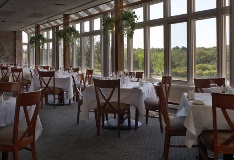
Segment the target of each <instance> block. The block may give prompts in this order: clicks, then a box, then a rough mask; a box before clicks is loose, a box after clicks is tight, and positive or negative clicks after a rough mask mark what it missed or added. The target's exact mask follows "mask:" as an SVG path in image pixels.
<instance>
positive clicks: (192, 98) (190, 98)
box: [187, 89, 195, 101]
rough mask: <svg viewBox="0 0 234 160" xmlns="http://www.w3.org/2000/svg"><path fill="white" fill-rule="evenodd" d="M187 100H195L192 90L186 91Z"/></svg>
mask: <svg viewBox="0 0 234 160" xmlns="http://www.w3.org/2000/svg"><path fill="white" fill-rule="evenodd" d="M187 99H188V100H189V101H190V100H194V99H195V93H194V90H193V89H192V90H188V94H187Z"/></svg>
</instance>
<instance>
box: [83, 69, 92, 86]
mask: <svg viewBox="0 0 234 160" xmlns="http://www.w3.org/2000/svg"><path fill="white" fill-rule="evenodd" d="M92 79H93V70H87V71H86V74H85V85H89V84H92Z"/></svg>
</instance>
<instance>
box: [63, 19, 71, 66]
mask: <svg viewBox="0 0 234 160" xmlns="http://www.w3.org/2000/svg"><path fill="white" fill-rule="evenodd" d="M68 26H69V14H64V15H63V28H65V27H68ZM69 67H70V45H69V44H68V42H67V41H66V39H63V68H64V69H65V68H69Z"/></svg>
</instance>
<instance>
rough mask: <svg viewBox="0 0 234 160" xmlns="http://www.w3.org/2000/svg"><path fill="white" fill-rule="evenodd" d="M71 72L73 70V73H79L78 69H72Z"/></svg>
mask: <svg viewBox="0 0 234 160" xmlns="http://www.w3.org/2000/svg"><path fill="white" fill-rule="evenodd" d="M72 70H73V72H74V73H79V71H80V68H72Z"/></svg>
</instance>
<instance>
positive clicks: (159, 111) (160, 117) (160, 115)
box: [158, 109, 163, 133]
mask: <svg viewBox="0 0 234 160" xmlns="http://www.w3.org/2000/svg"><path fill="white" fill-rule="evenodd" d="M158 117H159V124H160V130H161V133H163V125H162V113H161V110H160V109H159V110H158Z"/></svg>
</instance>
